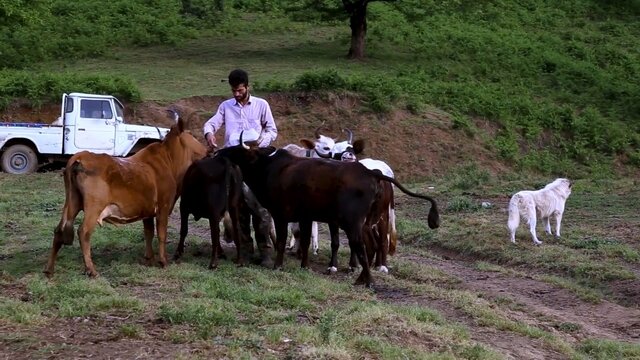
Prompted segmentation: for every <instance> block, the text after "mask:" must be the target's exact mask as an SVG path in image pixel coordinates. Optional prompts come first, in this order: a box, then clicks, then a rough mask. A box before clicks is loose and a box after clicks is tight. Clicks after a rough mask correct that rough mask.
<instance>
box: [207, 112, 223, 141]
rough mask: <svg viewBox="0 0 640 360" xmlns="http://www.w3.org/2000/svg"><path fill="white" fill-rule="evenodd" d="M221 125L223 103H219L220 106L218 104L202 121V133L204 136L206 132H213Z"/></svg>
mask: <svg viewBox="0 0 640 360" xmlns="http://www.w3.org/2000/svg"><path fill="white" fill-rule="evenodd" d="M222 125H224V103H223V104H220V106H218V111H216V113H215V114H214V115H213V116H212V117H211V118H210V119H209V120H207V122H205V123H204V126H203V128H202V133H203V134H204V136H205V138H206V137H207V134H208V133H212V134H215V133H216V131H218V129H220V128H221V127H222Z"/></svg>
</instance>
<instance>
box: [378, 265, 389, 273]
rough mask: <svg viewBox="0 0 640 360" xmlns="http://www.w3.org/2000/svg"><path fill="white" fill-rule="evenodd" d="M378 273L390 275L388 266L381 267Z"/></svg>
mask: <svg viewBox="0 0 640 360" xmlns="http://www.w3.org/2000/svg"><path fill="white" fill-rule="evenodd" d="M378 271H380V272H381V273H384V274H388V273H389V269H388V268H387V267H386V266H384V265H383V266H380V267H379V268H378Z"/></svg>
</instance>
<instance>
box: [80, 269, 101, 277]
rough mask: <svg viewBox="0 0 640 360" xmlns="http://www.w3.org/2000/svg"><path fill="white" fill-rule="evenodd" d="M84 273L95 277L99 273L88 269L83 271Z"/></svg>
mask: <svg viewBox="0 0 640 360" xmlns="http://www.w3.org/2000/svg"><path fill="white" fill-rule="evenodd" d="M84 274H85V275H87V276H88V277H90V278H97V277H98V276H99V275H100V274H98V272H97V271H95V270H88V269H87V270H85V271H84Z"/></svg>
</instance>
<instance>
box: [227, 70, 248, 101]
mask: <svg viewBox="0 0 640 360" xmlns="http://www.w3.org/2000/svg"><path fill="white" fill-rule="evenodd" d="M229 85H231V92H232V93H233V97H234V98H235V99H236V101H238V102H244V101H245V100H247V98H248V97H249V74H247V72H246V71H244V70H242V69H236V70H233V71H232V72H230V73H229Z"/></svg>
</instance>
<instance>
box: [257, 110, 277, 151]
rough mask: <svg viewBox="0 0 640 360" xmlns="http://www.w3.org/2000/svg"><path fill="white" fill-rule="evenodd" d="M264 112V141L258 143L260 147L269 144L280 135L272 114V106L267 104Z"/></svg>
mask: <svg viewBox="0 0 640 360" xmlns="http://www.w3.org/2000/svg"><path fill="white" fill-rule="evenodd" d="M266 105H267V106H266V107H265V111H264V114H263V116H262V119H261V120H262V121H261V122H262V141H261V142H260V143H259V144H258V146H260V147H265V146H269V144H271V142H272V141H274V140H275V139H276V138H277V137H278V128H277V127H276V122H275V121H274V120H273V114H271V107H270V106H269V104H266Z"/></svg>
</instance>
